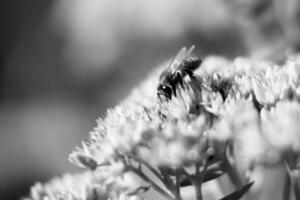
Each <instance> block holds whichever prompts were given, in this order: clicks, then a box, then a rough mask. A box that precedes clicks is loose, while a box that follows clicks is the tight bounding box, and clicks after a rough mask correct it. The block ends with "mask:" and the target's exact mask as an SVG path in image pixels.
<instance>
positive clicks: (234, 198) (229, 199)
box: [220, 181, 254, 200]
mask: <svg viewBox="0 0 300 200" xmlns="http://www.w3.org/2000/svg"><path fill="white" fill-rule="evenodd" d="M253 183H254V181H252V182H250V183H248V184H246V185H244V186H243V187H241V188H240V189H238V190H236V191H235V192H233V193H230V194H229V195H227V196H225V197H223V198H222V199H220V200H238V199H240V198H241V197H242V196H243V195H244V194H245V193H246V192H248V190H249V189H250V188H251V186H252V185H253Z"/></svg>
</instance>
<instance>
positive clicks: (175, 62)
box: [170, 47, 187, 71]
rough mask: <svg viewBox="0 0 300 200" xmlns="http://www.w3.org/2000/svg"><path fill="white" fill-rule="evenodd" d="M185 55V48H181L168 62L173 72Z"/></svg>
mask: <svg viewBox="0 0 300 200" xmlns="http://www.w3.org/2000/svg"><path fill="white" fill-rule="evenodd" d="M186 53H187V52H186V47H182V48H181V49H180V50H179V51H178V53H177V54H176V55H175V57H173V58H172V60H171V62H170V68H171V70H172V71H175V70H176V69H177V67H178V65H180V63H181V61H182V60H183V59H185V58H186Z"/></svg>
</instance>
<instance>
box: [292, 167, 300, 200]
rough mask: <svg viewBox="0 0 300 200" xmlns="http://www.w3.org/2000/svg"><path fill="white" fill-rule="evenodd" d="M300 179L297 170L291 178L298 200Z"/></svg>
mask: <svg viewBox="0 0 300 200" xmlns="http://www.w3.org/2000/svg"><path fill="white" fill-rule="evenodd" d="M299 177H300V173H299V170H297V169H295V170H292V173H291V178H292V184H293V189H294V195H295V198H296V200H298V199H300V185H299V182H298V181H299Z"/></svg>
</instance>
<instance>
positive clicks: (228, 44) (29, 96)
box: [0, 0, 300, 200]
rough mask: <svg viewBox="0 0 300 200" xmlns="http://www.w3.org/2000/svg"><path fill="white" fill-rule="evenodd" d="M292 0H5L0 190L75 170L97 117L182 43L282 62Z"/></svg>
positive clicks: (18, 190)
mask: <svg viewBox="0 0 300 200" xmlns="http://www.w3.org/2000/svg"><path fill="white" fill-rule="evenodd" d="M299 11H300V7H299V3H298V0H290V1H289V2H288V3H286V2H285V1H281V0H186V1H172V0H163V1H161V0H152V1H143V2H142V1H140V0H130V1H117V0H72V1H67V0H43V1H40V0H26V1H18V0H2V1H1V6H0V15H1V18H0V27H1V35H0V44H1V45H0V76H1V78H0V81H1V84H0V197H1V199H2V200H5V199H7V200H12V199H18V198H19V197H22V196H25V195H26V194H27V193H28V191H29V188H30V186H31V185H32V184H34V183H35V182H37V181H47V180H48V179H50V178H51V177H53V176H57V175H60V174H62V173H65V172H74V171H78V168H77V167H75V166H73V165H72V164H70V163H69V162H68V161H67V156H68V154H69V153H70V152H71V151H72V150H73V149H74V147H75V146H77V145H79V144H80V141H81V140H83V139H85V138H87V137H88V133H89V131H91V130H92V129H93V127H94V126H95V125H96V122H95V121H96V119H97V118H98V117H100V116H103V115H104V114H105V110H106V109H107V108H109V107H112V106H114V105H116V104H117V103H118V102H119V101H121V100H122V99H123V98H124V97H125V96H126V95H127V94H128V93H129V91H130V90H131V89H132V88H133V87H135V86H136V85H137V84H139V82H141V81H142V80H143V79H144V78H145V77H146V76H147V75H148V74H149V73H151V71H152V70H153V69H154V68H155V66H157V65H159V64H160V63H162V62H164V61H166V60H168V59H169V58H170V57H171V56H173V55H174V54H176V53H177V51H178V50H179V49H180V48H181V47H182V46H188V47H189V46H190V45H192V44H195V45H196V50H195V52H194V53H195V54H196V55H197V56H200V57H205V56H206V55H210V54H214V55H221V56H225V57H227V58H234V57H236V56H243V55H244V56H252V57H258V58H268V59H274V58H275V60H280V59H279V58H281V56H283V57H284V55H285V54H286V52H291V51H297V50H298V48H299V44H300V43H299V37H300V34H299V30H300V28H299V27H300V26H299V21H300V14H299V13H300V12H299Z"/></svg>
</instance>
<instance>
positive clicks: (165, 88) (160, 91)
mask: <svg viewBox="0 0 300 200" xmlns="http://www.w3.org/2000/svg"><path fill="white" fill-rule="evenodd" d="M157 96H158V97H159V98H160V97H161V96H164V97H165V98H166V99H167V100H170V99H171V97H172V87H171V86H170V85H165V84H159V85H158V87H157Z"/></svg>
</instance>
